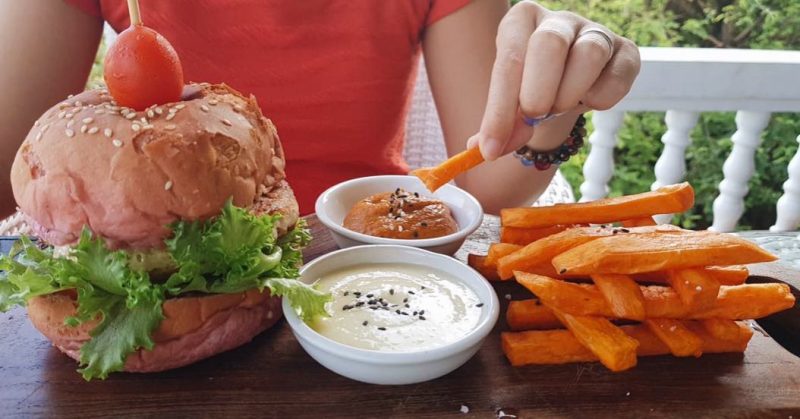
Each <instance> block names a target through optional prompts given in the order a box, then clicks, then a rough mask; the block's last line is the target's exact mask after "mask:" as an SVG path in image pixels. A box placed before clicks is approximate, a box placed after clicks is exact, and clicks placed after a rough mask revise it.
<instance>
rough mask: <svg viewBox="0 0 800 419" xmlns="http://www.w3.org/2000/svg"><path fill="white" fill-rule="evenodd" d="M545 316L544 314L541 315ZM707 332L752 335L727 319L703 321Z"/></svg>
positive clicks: (735, 336) (726, 336)
mask: <svg viewBox="0 0 800 419" xmlns="http://www.w3.org/2000/svg"><path fill="white" fill-rule="evenodd" d="M541 316H544V314H541ZM700 324H702V325H703V328H705V330H706V332H708V334H709V335H711V336H713V337H714V338H716V339H719V340H728V341H735V340H740V339H743V338H744V336H745V335H748V334H749V333H752V332H751V331H750V328H749V327H747V325H745V327H744V328H743V327H742V325H741V324H740V322H737V321H735V320H727V319H705V320H701V321H700Z"/></svg>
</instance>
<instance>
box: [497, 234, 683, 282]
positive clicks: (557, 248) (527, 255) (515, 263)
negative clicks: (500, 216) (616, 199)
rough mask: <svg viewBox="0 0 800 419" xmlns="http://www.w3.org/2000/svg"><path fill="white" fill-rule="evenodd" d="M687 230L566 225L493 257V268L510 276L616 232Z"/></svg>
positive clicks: (502, 274)
mask: <svg viewBox="0 0 800 419" xmlns="http://www.w3.org/2000/svg"><path fill="white" fill-rule="evenodd" d="M623 230H624V231H623ZM689 233H690V232H689V231H688V230H682V229H680V228H678V227H675V226H671V225H663V226H651V227H636V228H631V229H618V228H604V227H577V228H570V229H568V230H565V231H562V232H561V233H557V234H553V235H552V236H547V237H545V238H543V239H541V240H537V241H535V242H533V243H531V244H529V245H527V246H525V247H523V248H522V249H519V250H517V251H516V252H514V253H511V254H509V255H507V256H504V257H502V258H500V260H498V261H497V272H498V273H499V274H500V278H502V279H510V278H511V277H513V276H514V271H515V270H519V271H528V272H530V271H531V268H533V267H536V266H539V265H542V264H544V263H548V264H549V263H550V262H551V260H552V259H553V258H554V257H556V256H558V255H559V254H561V253H564V252H566V251H568V250H569V249H572V248H574V247H577V246H580V245H582V244H585V243H588V242H591V241H593V240H598V239H600V238H604V237H611V236H614V235H617V234H634V235H639V234H648V237H650V236H653V237H655V236H657V235H661V234H681V235H682V234H689Z"/></svg>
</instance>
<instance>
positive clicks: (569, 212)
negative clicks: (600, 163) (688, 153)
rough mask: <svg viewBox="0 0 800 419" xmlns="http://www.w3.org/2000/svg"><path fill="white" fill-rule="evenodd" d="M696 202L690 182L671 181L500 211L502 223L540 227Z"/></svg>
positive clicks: (681, 208)
mask: <svg viewBox="0 0 800 419" xmlns="http://www.w3.org/2000/svg"><path fill="white" fill-rule="evenodd" d="M692 204H694V190H693V189H692V187H691V186H690V185H689V184H688V183H685V182H684V183H680V184H676V185H668V186H664V187H661V188H658V189H657V190H655V191H651V192H645V193H641V194H636V195H627V196H620V197H617V198H607V199H599V200H596V201H591V202H581V203H577V204H556V205H553V206H548V207H530V208H506V209H503V210H501V211H500V217H501V222H502V225H503V227H525V228H537V227H546V226H551V225H556V224H580V223H586V224H601V223H611V222H616V221H620V220H628V219H632V218H642V217H649V216H652V215H655V214H672V213H676V212H683V211H686V210H687V209H689V208H691V206H692Z"/></svg>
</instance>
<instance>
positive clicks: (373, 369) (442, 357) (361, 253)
mask: <svg viewBox="0 0 800 419" xmlns="http://www.w3.org/2000/svg"><path fill="white" fill-rule="evenodd" d="M365 263H403V264H413V265H423V266H425V267H429V268H431V269H432V270H438V271H441V272H444V273H446V274H449V276H451V277H452V278H454V279H455V280H460V281H462V282H463V283H464V284H465V285H466V286H468V287H469V288H470V289H472V291H473V292H475V294H476V295H477V296H478V298H479V299H480V301H481V302H482V303H483V304H484V305H483V307H482V308H481V310H482V311H481V315H480V317H479V319H478V324H477V325H476V326H475V328H474V329H473V330H472V331H470V332H469V333H468V334H466V335H465V336H463V337H461V338H460V339H459V340H457V341H455V342H453V343H450V344H447V345H445V346H440V347H437V348H433V349H429V350H423V351H417V352H380V351H374V350H367V349H359V348H356V347H353V346H348V345H345V344H342V343H339V342H336V341H334V340H332V339H329V338H327V337H325V336H322V335H321V334H319V333H317V332H316V331H314V329H312V328H311V327H309V326H308V325H307V324H306V323H305V322H303V321H302V320H301V319H300V318H299V317H298V316H297V313H296V312H295V311H294V309H292V307H291V305H290V303H289V301H288V299H286V298H284V299H283V312H284V315H285V317H286V320H287V321H288V323H289V325H290V326H291V328H292V332H293V333H294V335H295V337H296V338H297V341H298V342H300V345H301V346H302V347H303V349H305V351H306V352H308V354H309V355H311V357H312V358H314V359H315V360H316V361H317V362H319V363H320V364H322V365H323V366H324V367H326V368H328V369H329V370H331V371H333V372H335V373H337V374H340V375H343V376H345V377H348V378H351V379H353V380H358V381H363V382H366V383H372V384H412V383H419V382H423V381H428V380H432V379H435V378H438V377H441V376H443V375H445V374H447V373H449V372H451V371H453V370H455V369H456V368H458V367H460V366H461V365H463V364H464V363H465V362H467V361H468V360H469V359H470V358H471V357H472V356H473V355H474V354H475V352H477V351H478V349H479V348H480V346H481V344H482V343H483V340H484V338H486V336H487V335H488V334H489V333H490V332H491V331H492V328H493V327H494V325H495V323H496V322H497V316H498V314H499V312H500V304H499V303H498V301H497V295H496V294H495V292H494V289H493V288H492V287H491V285H489V283H488V282H487V281H486V280H485V279H483V277H482V276H481V275H480V274H478V273H477V272H475V271H474V270H473V269H472V268H470V267H469V266H467V265H465V264H463V263H461V262H459V261H458V260H456V259H453V258H451V257H448V256H443V255H440V254H437V253H432V252H429V251H426V250H422V249H418V248H414V247H408V246H392V245H370V246H358V247H351V248H348V249H343V250H338V251H336V252H332V253H329V254H327V255H325V256H322V257H320V258H319V259H316V260H314V261H313V262H311V263H309V264H308V265H306V266H305V267H303V269H302V270H301V277H300V280H301V281H303V282H305V283H309V284H310V283H313V282H314V281H316V280H317V279H318V278H319V277H320V276H321V275H324V274H326V273H328V272H331V271H336V270H339V269H343V268H346V267H349V266H355V265H362V264H365Z"/></svg>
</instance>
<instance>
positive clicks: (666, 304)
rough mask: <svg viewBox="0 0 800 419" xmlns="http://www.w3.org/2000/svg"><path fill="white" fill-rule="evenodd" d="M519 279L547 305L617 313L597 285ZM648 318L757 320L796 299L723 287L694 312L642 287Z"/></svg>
mask: <svg viewBox="0 0 800 419" xmlns="http://www.w3.org/2000/svg"><path fill="white" fill-rule="evenodd" d="M516 280H517V282H519V283H520V284H522V285H523V286H524V287H525V288H527V289H528V290H530V291H531V292H533V293H534V294H536V296H537V297H538V298H539V299H540V300H541V301H542V302H543V303H544V304H545V305H547V306H549V307H554V308H557V309H559V310H561V311H563V312H565V313H570V314H574V315H580V316H601V317H607V318H613V317H614V313H613V312H612V311H611V308H610V307H609V306H608V303H606V301H605V299H604V298H603V296H602V294H600V291H599V290H598V289H597V287H596V286H594V285H586V284H573V283H570V282H565V281H560V280H557V279H552V278H548V277H544V276H541V275H535V274H530V273H525V272H516ZM639 289H640V290H641V291H642V295H643V296H644V309H645V313H646V317H647V318H665V319H711V318H720V319H734V320H745V319H758V318H761V317H764V316H768V315H770V314H773V313H777V312H779V311H782V310H786V309H788V308H791V307H792V306H794V302H795V300H794V296H793V295H792V293H791V290H790V288H789V286H788V285H786V284H778V283H769V284H743V285H733V286H722V287H720V290H719V295H718V296H717V301H716V302H715V303H714V305H713V306H712V307H710V308H708V309H705V310H701V311H693V310H691V309H690V308H689V307H686V306H684V305H683V304H681V301H680V298H679V297H678V294H677V293H676V292H675V290H673V289H672V288H669V287H662V286H657V285H651V286H640V287H639Z"/></svg>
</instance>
